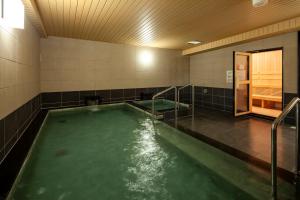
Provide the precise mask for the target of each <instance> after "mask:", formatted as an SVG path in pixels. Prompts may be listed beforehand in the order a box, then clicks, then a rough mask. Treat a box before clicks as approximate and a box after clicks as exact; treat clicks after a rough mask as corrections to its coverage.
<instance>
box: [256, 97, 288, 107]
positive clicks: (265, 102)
mask: <svg viewBox="0 0 300 200" xmlns="http://www.w3.org/2000/svg"><path fill="white" fill-rule="evenodd" d="M252 100H254V101H260V105H261V106H260V107H262V108H269V107H270V104H274V103H275V104H276V103H280V104H281V102H282V98H281V96H271V95H259V94H253V95H252Z"/></svg>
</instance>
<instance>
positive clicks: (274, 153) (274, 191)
mask: <svg viewBox="0 0 300 200" xmlns="http://www.w3.org/2000/svg"><path fill="white" fill-rule="evenodd" d="M299 101H300V99H299V98H297V97H295V98H293V99H292V101H291V102H290V103H289V104H288V105H287V106H286V107H285V108H284V109H283V111H282V113H281V114H280V115H279V116H278V117H277V118H276V119H275V121H274V122H273V123H272V128H271V179H272V198H273V199H277V127H278V125H279V124H280V123H281V122H282V121H283V120H284V118H285V117H286V116H287V115H288V114H289V113H290V112H291V110H292V109H293V108H294V107H296V138H297V139H296V140H297V142H298V128H299V127H298V126H299V121H298V120H299V110H298V108H299V105H298V103H299ZM295 148H296V151H297V152H296V156H297V158H296V161H297V163H296V168H298V167H299V166H298V143H297V145H296V147H295ZM296 175H298V169H297V171H296Z"/></svg>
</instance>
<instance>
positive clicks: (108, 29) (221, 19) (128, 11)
mask: <svg viewBox="0 0 300 200" xmlns="http://www.w3.org/2000/svg"><path fill="white" fill-rule="evenodd" d="M32 1H34V0H32ZM35 3H36V6H37V8H38V10H39V12H40V16H41V18H42V21H43V23H44V27H45V29H46V32H47V34H48V35H49V36H59V37H69V38H80V39H86V40H95V41H105V42H112V43H124V44H132V45H142V46H152V47H160V48H169V49H186V48H190V47H192V46H191V45H188V44H187V41H190V40H193V39H197V40H200V41H204V42H211V41H214V40H217V39H221V38H224V37H227V36H231V35H233V34H237V33H241V32H245V31H249V30H251V29H254V28H258V27H261V26H265V25H269V24H272V23H276V22H279V21H282V20H285V19H289V18H292V17H296V16H299V15H300V0H269V4H268V5H267V6H265V7H261V8H254V7H252V3H251V0H35Z"/></svg>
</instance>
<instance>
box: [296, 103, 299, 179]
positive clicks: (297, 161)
mask: <svg viewBox="0 0 300 200" xmlns="http://www.w3.org/2000/svg"><path fill="white" fill-rule="evenodd" d="M295 119H296V143H295V173H296V178H299V177H298V176H299V172H300V169H299V167H300V166H299V104H297V105H296V116H295Z"/></svg>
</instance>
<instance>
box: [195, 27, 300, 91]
mask: <svg viewBox="0 0 300 200" xmlns="http://www.w3.org/2000/svg"><path fill="white" fill-rule="evenodd" d="M276 47H283V48H284V49H283V79H284V83H283V87H284V92H291V93H296V92H297V33H296V32H293V33H287V34H284V35H280V36H275V37H271V38H267V39H262V40H258V41H254V42H249V43H245V44H241V45H236V46H232V47H227V48H222V49H218V50H214V51H209V52H205V53H201V54H197V55H193V56H191V57H190V80H191V83H193V84H196V85H201V86H207V87H220V88H232V84H230V83H227V82H226V71H227V70H232V68H233V52H234V51H253V50H260V49H269V48H276Z"/></svg>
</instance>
